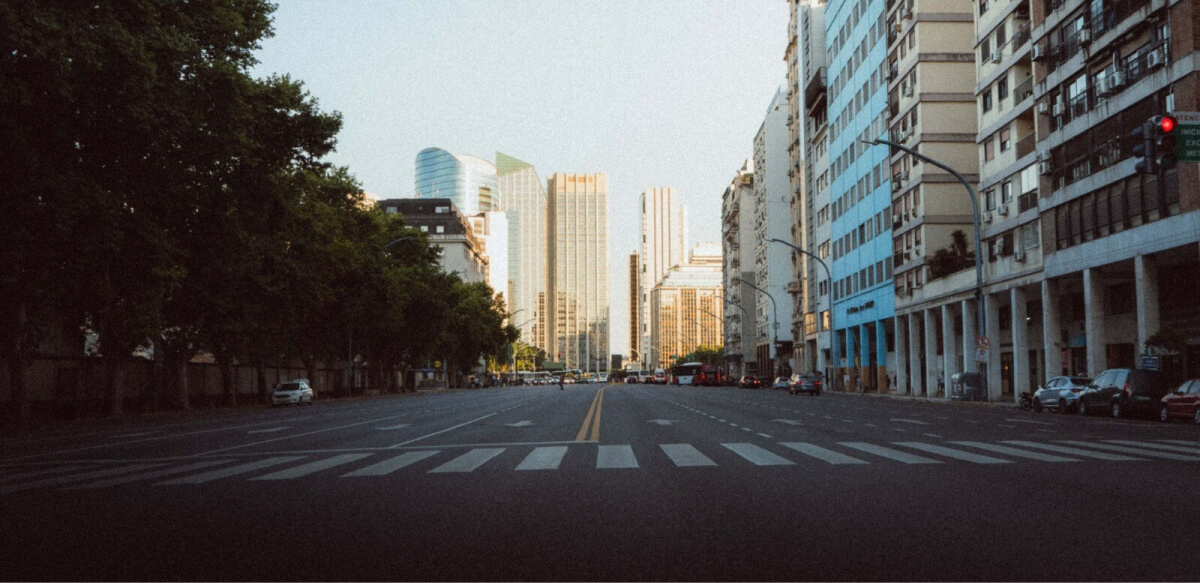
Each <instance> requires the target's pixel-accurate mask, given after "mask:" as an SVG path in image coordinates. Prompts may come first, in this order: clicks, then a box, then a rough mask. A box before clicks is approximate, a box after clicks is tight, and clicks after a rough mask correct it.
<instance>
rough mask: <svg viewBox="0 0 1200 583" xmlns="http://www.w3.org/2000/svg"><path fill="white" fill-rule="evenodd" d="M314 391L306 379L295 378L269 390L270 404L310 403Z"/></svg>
mask: <svg viewBox="0 0 1200 583" xmlns="http://www.w3.org/2000/svg"><path fill="white" fill-rule="evenodd" d="M315 396H316V393H315V392H314V391H313V389H312V385H310V384H308V379H296V380H294V381H288V382H286V383H279V384H278V385H275V390H274V391H272V392H271V406H272V407H274V406H275V405H305V404H308V405H312V404H313V397H315Z"/></svg>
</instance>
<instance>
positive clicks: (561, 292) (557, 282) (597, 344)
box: [546, 174, 609, 371]
mask: <svg viewBox="0 0 1200 583" xmlns="http://www.w3.org/2000/svg"><path fill="white" fill-rule="evenodd" d="M546 191H547V196H548V199H549V203H550V204H549V212H548V213H547V224H548V226H549V236H548V237H547V240H548V241H549V255H550V262H551V266H550V281H549V289H550V301H551V307H550V327H549V331H550V347H551V350H549V351H547V352H549V354H550V358H551V359H552V360H553V361H555V362H560V363H563V365H564V366H565V367H566V368H567V369H581V370H585V371H601V370H607V367H608V307H609V304H608V175H606V174H554V175H553V176H551V177H550V178H549V180H547V181H546Z"/></svg>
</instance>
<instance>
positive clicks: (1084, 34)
mask: <svg viewBox="0 0 1200 583" xmlns="http://www.w3.org/2000/svg"><path fill="white" fill-rule="evenodd" d="M1079 44H1081V45H1084V46H1086V45H1090V44H1092V29H1090V28H1085V29H1083V30H1081V31H1079Z"/></svg>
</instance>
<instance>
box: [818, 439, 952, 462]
mask: <svg viewBox="0 0 1200 583" xmlns="http://www.w3.org/2000/svg"><path fill="white" fill-rule="evenodd" d="M838 445H843V446H846V447H850V448H854V449H857V450H859V451H865V452H867V453H872V454H875V455H877V456H879V457H885V458H888V459H890V460H895V461H898V462H900V463H905V464H940V463H942V462H940V461H938V460H932V459H929V458H927V457H921V456H919V455H913V454H911V453H905V452H903V451H897V450H894V449H890V448H886V447H882V446H878V445H872V444H870V443H863V442H861V441H839V442H838Z"/></svg>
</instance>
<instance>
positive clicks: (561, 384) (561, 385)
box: [558, 377, 563, 391]
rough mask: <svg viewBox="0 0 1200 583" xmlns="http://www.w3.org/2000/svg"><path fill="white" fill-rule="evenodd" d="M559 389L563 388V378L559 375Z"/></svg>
mask: <svg viewBox="0 0 1200 583" xmlns="http://www.w3.org/2000/svg"><path fill="white" fill-rule="evenodd" d="M558 390H560V391H561V390H563V378H562V377H558Z"/></svg>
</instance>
